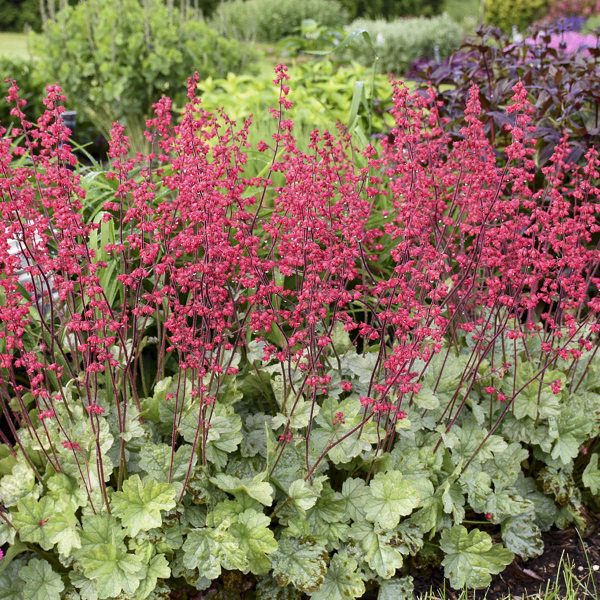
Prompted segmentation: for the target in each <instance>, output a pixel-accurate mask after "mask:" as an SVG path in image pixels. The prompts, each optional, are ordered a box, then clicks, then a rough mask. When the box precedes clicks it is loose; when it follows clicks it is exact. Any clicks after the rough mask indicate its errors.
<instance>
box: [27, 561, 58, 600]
mask: <svg viewBox="0 0 600 600" xmlns="http://www.w3.org/2000/svg"><path fill="white" fill-rule="evenodd" d="M19 577H20V578H21V579H22V580H23V581H24V582H25V585H24V586H23V600H60V594H61V592H62V591H63V590H64V589H65V584H64V583H63V582H62V579H61V578H60V575H58V573H55V572H54V571H53V570H52V567H51V566H50V563H48V562H47V561H45V560H39V559H37V558H32V559H31V560H30V561H29V562H28V563H27V566H25V567H22V568H21V569H20V571H19Z"/></svg>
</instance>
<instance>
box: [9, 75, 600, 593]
mask: <svg viewBox="0 0 600 600" xmlns="http://www.w3.org/2000/svg"><path fill="white" fill-rule="evenodd" d="M275 84H276V85H277V86H278V88H279V102H278V104H277V105H276V108H274V109H272V115H273V123H274V128H275V133H274V134H273V135H272V137H271V138H270V139H269V138H267V139H265V140H261V141H260V142H259V143H258V144H257V145H256V150H257V151H258V152H260V153H262V154H263V156H264V164H265V170H264V172H263V173H261V174H260V175H258V176H255V177H246V176H245V166H246V162H247V157H248V154H249V153H250V152H251V151H252V150H253V149H252V148H249V147H248V146H249V144H248V136H249V130H250V128H251V123H250V122H249V121H248V122H245V123H243V124H240V125H236V124H235V123H233V122H231V121H230V120H229V119H228V118H227V116H226V115H225V114H224V113H222V114H221V115H217V116H216V115H214V114H211V113H209V112H207V111H205V110H204V109H203V107H202V104H201V102H200V100H199V99H198V98H197V97H196V95H195V92H196V87H197V78H192V79H191V80H190V82H189V85H188V103H187V104H186V106H185V108H184V111H183V115H182V118H181V120H180V122H179V123H177V124H175V122H174V120H173V114H172V108H173V107H172V102H171V100H170V99H168V98H166V97H163V98H162V99H161V100H160V101H159V102H157V103H156V104H155V115H154V117H153V118H152V119H151V120H149V121H148V124H147V125H148V130H147V132H146V134H147V137H148V141H149V143H150V144H151V145H152V152H151V153H150V154H146V155H144V154H137V155H135V156H132V155H131V154H130V153H129V142H128V139H127V137H126V136H125V129H124V127H123V126H122V125H120V124H118V123H117V124H115V125H114V126H113V128H112V136H111V145H110V158H111V165H110V167H109V168H108V170H107V171H100V170H92V171H89V172H86V171H83V172H79V171H78V170H77V168H76V167H77V165H76V162H77V161H76V159H75V157H74V156H73V155H72V153H71V150H70V147H69V144H68V132H67V131H66V130H65V128H64V126H63V125H62V121H61V118H60V114H61V111H62V104H63V102H64V98H63V97H62V95H61V92H60V89H59V88H57V87H55V86H51V87H49V88H48V97H47V99H46V100H45V106H46V111H45V112H44V113H43V114H42V115H41V117H40V118H39V119H38V121H37V123H36V124H35V125H33V124H32V123H31V122H29V121H27V119H25V115H24V114H23V113H22V105H23V103H22V101H21V100H19V96H18V89H17V87H16V85H12V86H11V88H10V90H9V100H10V102H11V103H12V106H13V114H14V115H15V116H16V117H17V118H20V119H21V120H22V123H21V127H20V130H15V129H13V130H11V131H10V132H5V131H3V134H4V137H3V138H2V139H1V140H0V164H1V165H2V170H1V177H0V189H1V190H2V195H3V196H2V200H3V201H2V203H1V204H0V211H1V216H2V222H3V228H2V230H1V231H0V264H1V272H0V403H1V406H2V413H3V417H4V427H3V429H2V430H1V434H0V435H1V436H2V444H1V445H0V474H1V476H0V502H1V503H2V506H3V507H4V510H2V511H0V521H1V523H2V524H1V525H0V543H2V544H3V545H4V546H5V550H6V556H5V558H4V560H3V561H2V563H1V564H0V588H1V589H2V590H3V597H4V598H7V599H15V600H16V599H17V598H20V599H22V598H25V600H34V599H36V600H37V599H40V598H44V599H45V600H58V598H60V597H61V596H62V597H67V598H72V599H81V600H84V599H85V600H89V599H92V598H99V599H104V598H117V597H118V598H125V597H126V598H136V599H143V598H165V597H167V596H168V594H169V589H173V588H177V587H182V586H184V585H188V586H193V587H194V588H196V590H205V589H208V588H209V587H212V588H213V590H215V591H217V590H218V589H219V588H222V587H223V586H226V587H227V590H226V591H225V592H224V593H227V594H229V596H228V597H236V596H235V593H234V592H233V591H232V588H233V590H235V589H237V590H238V591H239V590H245V592H244V593H248V592H250V591H253V592H255V593H256V596H257V597H260V598H300V595H301V593H304V594H308V595H309V596H310V597H311V598H312V599H313V600H331V599H340V600H341V599H343V598H346V599H347V598H357V597H360V596H361V595H362V594H363V593H364V592H365V590H366V589H367V587H374V586H379V587H380V593H381V594H382V597H384V598H385V597H390V596H391V597H398V595H399V594H404V595H406V594H410V588H411V579H410V568H411V565H413V564H416V563H421V564H422V563H423V562H431V561H441V563H442V564H443V566H444V570H445V573H446V576H447V577H448V579H449V581H450V583H451V585H452V586H453V587H455V588H458V589H460V588H463V587H465V586H468V587H473V588H477V587H485V586H486V585H487V584H488V583H489V581H490V578H491V576H492V575H493V574H495V573H499V572H500V571H502V569H503V568H504V567H505V566H506V565H507V564H509V563H510V562H511V561H512V559H513V557H514V556H515V555H518V556H521V557H523V558H528V557H531V556H537V555H539V554H540V553H541V551H542V539H541V532H542V531H544V530H546V529H548V528H549V527H551V526H553V525H558V526H559V527H563V526H566V525H567V524H569V523H571V522H575V523H577V524H578V525H579V526H580V527H582V528H585V526H586V523H587V520H588V518H589V513H588V510H589V508H596V509H597V508H598V491H599V488H600V470H599V468H598V457H599V452H598V439H597V432H598V425H599V423H600V388H599V382H600V377H599V371H600V362H599V360H598V352H597V350H598V333H599V330H600V325H599V323H598V315H599V313H600V302H599V299H598V295H597V286H598V283H599V277H598V265H599V258H600V257H599V254H600V251H599V250H598V248H597V244H596V242H595V239H596V238H597V233H598V225H597V217H598V206H599V204H598V196H599V193H600V190H599V189H598V187H597V184H598V178H599V175H600V174H599V168H600V161H599V158H598V153H597V152H596V151H595V150H594V149H590V150H589V151H588V152H587V155H586V161H585V164H584V165H583V166H577V165H576V164H574V163H569V162H567V161H566V156H567V153H568V143H567V140H566V139H565V140H563V141H562V142H561V143H560V144H558V145H557V147H556V148H555V151H554V153H553V155H552V157H551V158H550V160H549V162H548V164H547V166H546V167H545V168H544V169H543V171H542V173H543V181H541V182H540V181H539V180H538V181H535V182H534V178H535V177H536V175H537V174H536V168H535V164H534V162H533V155H534V147H535V138H534V132H533V128H532V124H531V123H532V122H531V115H532V113H533V112H534V108H533V107H532V106H531V105H530V103H529V102H528V100H527V92H526V90H525V88H524V87H523V85H522V84H517V85H516V86H515V88H514V95H513V99H512V101H511V102H510V103H509V105H508V107H507V109H506V119H507V121H506V125H505V128H506V134H507V135H508V136H509V137H510V143H509V144H508V145H507V146H506V148H505V158H502V157H498V155H497V153H496V151H495V148H494V146H493V145H492V144H491V143H490V141H489V139H488V137H487V136H486V133H485V129H484V126H483V124H482V122H481V121H480V112H481V106H480V102H479V92H478V90H477V88H476V87H473V88H472V90H471V91H470V94H469V100H468V104H467V107H466V112H465V121H466V124H465V127H464V128H463V129H462V130H461V138H460V140H458V141H457V140H453V138H452V136H451V135H450V133H449V132H448V131H447V130H446V129H445V126H444V120H443V119H442V118H441V115H440V113H439V108H440V107H439V105H438V103H437V102H436V99H435V97H434V95H433V93H429V94H421V93H415V94H411V93H409V91H408V90H407V89H406V88H405V87H404V86H402V85H401V84H396V85H395V88H394V98H393V102H394V107H393V110H392V113H393V117H394V122H395V126H394V128H393V130H392V131H391V133H390V135H389V136H388V137H387V138H386V139H385V140H384V141H383V142H382V144H381V146H380V147H379V149H376V148H374V147H373V146H369V147H367V149H366V150H365V151H364V152H362V153H359V152H358V151H357V150H356V149H355V148H353V146H352V144H351V141H350V139H349V138H348V137H345V136H343V135H342V136H337V137H336V136H334V135H332V134H331V133H329V132H326V131H324V132H318V131H314V132H312V133H311V134H310V140H309V143H308V146H307V149H306V150H305V151H302V150H299V149H298V144H297V142H296V139H295V136H294V131H293V122H292V121H291V120H289V119H288V118H287V114H286V111H288V110H289V109H290V108H291V100H290V90H289V87H288V75H287V71H286V68H285V67H283V66H281V65H280V66H278V67H277V69H276V77H275ZM242 577H243V578H242Z"/></svg>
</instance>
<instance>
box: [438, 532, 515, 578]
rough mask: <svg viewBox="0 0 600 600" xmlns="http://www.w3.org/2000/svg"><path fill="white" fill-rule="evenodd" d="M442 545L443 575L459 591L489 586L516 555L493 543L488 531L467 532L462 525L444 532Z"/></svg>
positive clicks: (441, 540)
mask: <svg viewBox="0 0 600 600" xmlns="http://www.w3.org/2000/svg"><path fill="white" fill-rule="evenodd" d="M440 547H441V549H442V550H443V552H444V553H445V554H446V556H445V558H444V560H443V561H442V565H443V566H444V574H445V575H446V577H447V578H448V579H449V580H450V585H451V586H452V587H453V588H454V589H456V590H460V589H463V588H465V587H468V588H474V589H478V588H485V587H487V586H488V585H489V584H490V581H491V580H492V577H491V576H492V575H497V574H498V573H500V572H501V571H503V570H504V568H505V567H506V566H507V565H509V564H510V563H511V562H512V560H513V558H514V555H513V553H512V552H511V551H510V550H507V549H506V548H504V547H503V546H500V545H494V544H492V538H491V537H490V536H489V535H488V534H487V533H484V532H483V531H480V530H479V529H473V530H472V531H467V529H466V528H465V527H463V526H462V525H455V526H454V527H452V528H451V529H445V530H444V531H442V536H441V539H440Z"/></svg>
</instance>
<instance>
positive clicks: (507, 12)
mask: <svg viewBox="0 0 600 600" xmlns="http://www.w3.org/2000/svg"><path fill="white" fill-rule="evenodd" d="M547 8H548V0H485V4H484V19H485V22H486V23H488V24H489V25H493V26H494V27H500V29H502V30H503V31H507V32H510V31H511V30H512V28H513V27H516V28H517V29H518V30H520V31H522V30H524V29H526V28H527V27H528V26H529V25H531V23H533V22H534V21H535V20H536V19H539V18H540V17H542V16H543V15H544V13H545V11H546V9H547Z"/></svg>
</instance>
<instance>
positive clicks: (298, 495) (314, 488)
mask: <svg viewBox="0 0 600 600" xmlns="http://www.w3.org/2000/svg"><path fill="white" fill-rule="evenodd" d="M324 479H325V477H316V478H315V479H314V480H313V482H312V484H311V483H308V482H307V481H305V480H304V479H296V481H293V482H292V483H291V485H290V489H289V491H288V494H289V497H290V498H291V499H292V500H293V501H294V503H295V504H296V506H297V507H298V508H300V509H302V510H308V509H310V508H312V507H313V506H314V505H315V504H316V503H317V500H318V499H319V496H320V494H321V492H322V491H323V481H324Z"/></svg>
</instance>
